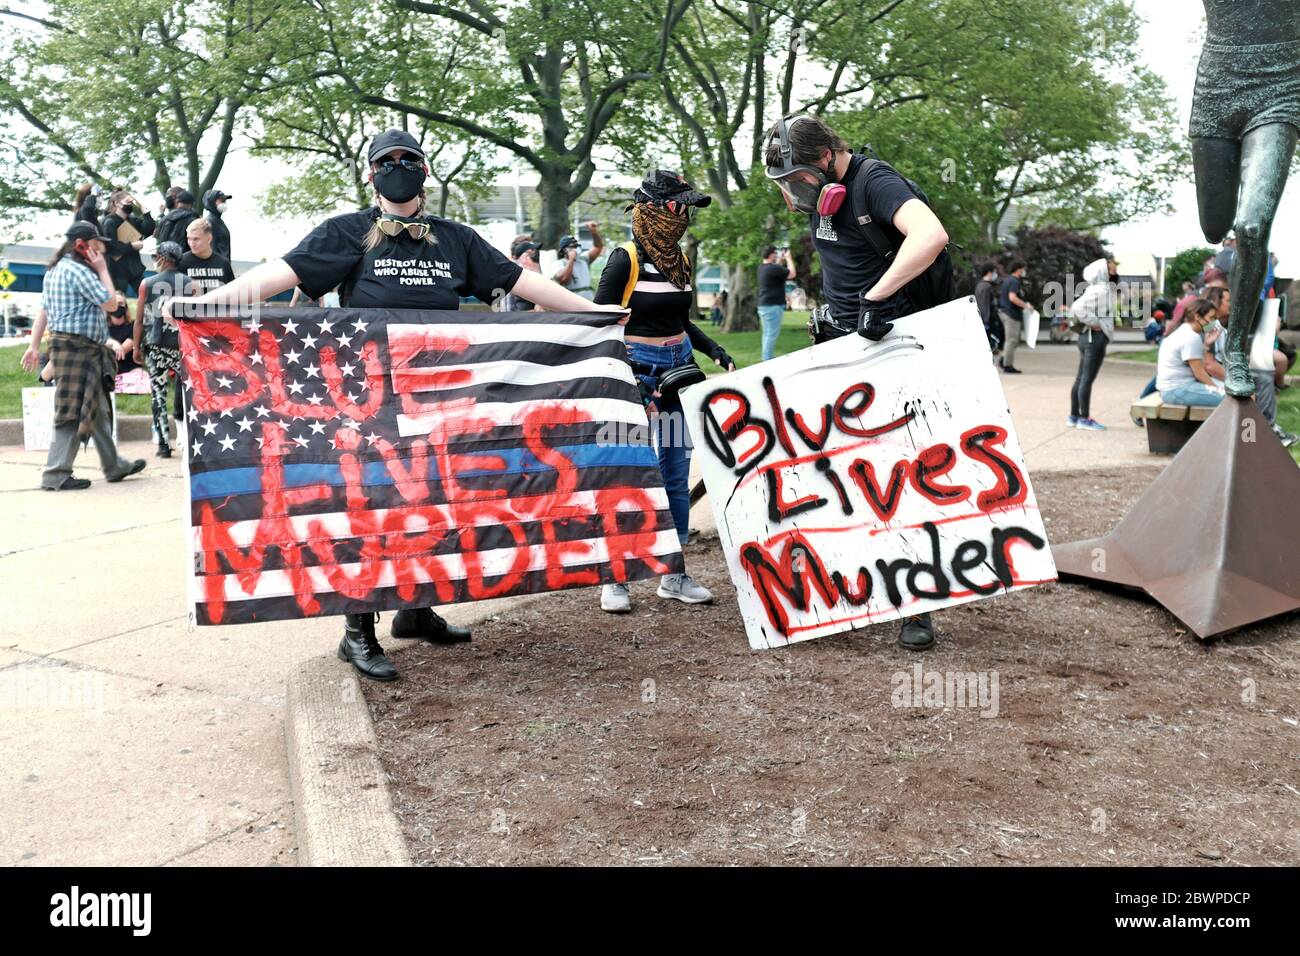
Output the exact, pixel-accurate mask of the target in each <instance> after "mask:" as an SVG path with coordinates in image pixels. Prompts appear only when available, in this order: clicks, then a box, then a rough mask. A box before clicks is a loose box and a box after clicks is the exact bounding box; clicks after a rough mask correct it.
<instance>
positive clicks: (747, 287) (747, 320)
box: [722, 265, 758, 332]
mask: <svg viewBox="0 0 1300 956" xmlns="http://www.w3.org/2000/svg"><path fill="white" fill-rule="evenodd" d="M756 285H757V283H756V282H755V272H754V267H753V266H750V265H743V266H729V267H728V272H727V310H726V313H725V315H724V316H723V319H722V331H724V332H753V331H756V330H757V329H758V289H757V288H756V287H755V286H756Z"/></svg>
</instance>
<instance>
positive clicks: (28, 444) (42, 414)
mask: <svg viewBox="0 0 1300 956" xmlns="http://www.w3.org/2000/svg"><path fill="white" fill-rule="evenodd" d="M54 392H55V390H54V388H52V387H49V386H42V387H40V388H25V389H23V449H24V450H25V451H48V450H49V448H50V442H52V441H53V440H54ZM109 401H111V402H112V403H113V439H114V440H116V439H117V398H116V396H114V395H113V394H111V393H110V395H109ZM86 447H87V448H94V447H95V439H93V438H91V439H89V440H88V441H87V442H86Z"/></svg>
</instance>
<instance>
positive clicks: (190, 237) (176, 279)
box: [22, 183, 235, 491]
mask: <svg viewBox="0 0 1300 956" xmlns="http://www.w3.org/2000/svg"><path fill="white" fill-rule="evenodd" d="M230 198H231V197H230V195H229V194H227V193H225V192H223V191H222V190H220V189H210V190H208V191H207V192H206V193H204V196H203V206H204V208H205V210H206V213H205V214H204V215H200V214H199V212H198V211H197V210H195V208H194V205H195V203H194V195H193V193H191V192H190V191H189V190H187V189H185V188H183V187H180V186H173V187H171V188H169V189H168V190H167V192H166V194H165V196H164V199H163V202H162V204H161V205H160V206H159V209H158V219H156V220H155V219H154V216H153V213H152V212H150V211H149V210H148V209H145V208H144V205H143V203H141V202H140V201H139V200H138V199H137V198H136V197H135V194H134V193H132V192H130V191H129V190H126V189H113V190H111V191H110V192H109V193H108V196H107V198H106V199H105V198H104V194H103V189H102V187H101V186H99V185H98V184H96V183H86V184H84V185H83V186H81V187H80V188H79V189H78V190H77V193H76V195H75V196H74V197H73V210H74V212H73V221H72V224H71V225H70V226H69V227H68V230H67V232H66V233H65V235H64V242H63V244H62V245H61V246H60V247H59V249H58V250H57V251H56V253H55V255H54V257H53V258H52V259H51V260H50V263H49V267H48V271H47V273H46V277H45V288H44V292H43V294H42V298H41V309H40V311H39V313H38V315H37V318H36V321H35V322H34V323H33V324H32V330H31V340H30V342H29V345H28V348H27V351H26V353H25V354H24V355H23V358H22V365H23V366H24V367H25V368H27V369H28V370H30V371H35V372H38V374H39V377H40V379H41V381H43V382H44V383H45V384H47V385H49V386H51V387H53V388H55V389H56V392H55V420H54V438H53V441H52V442H51V446H50V451H49V460H48V462H47V467H46V471H45V474H44V476H43V478H42V484H41V486H42V487H43V488H46V489H47V490H51V491H68V490H77V489H83V488H87V487H89V485H90V482H89V481H88V480H86V479H83V478H74V477H73V475H72V465H73V462H74V460H75V459H76V454H77V450H78V447H79V439H85V438H88V437H93V438H94V440H95V446H96V449H97V450H98V452H99V455H100V462H101V465H102V466H103V470H104V475H105V477H106V478H107V479H108V480H109V481H120V480H121V479H122V478H124V477H127V476H128V475H132V474H137V473H138V472H140V471H141V470H143V469H144V467H145V462H144V460H143V459H140V460H136V461H133V462H127V461H125V460H124V459H121V458H120V457H119V456H118V455H117V449H116V446H115V445H114V442H113V427H112V408H113V405H112V394H111V393H112V392H113V390H114V388H115V387H116V388H117V390H122V384H123V382H124V381H125V380H126V379H127V377H128V376H131V375H137V376H139V375H141V374H142V372H141V371H140V370H141V369H144V370H145V372H144V374H147V387H148V391H149V394H150V412H151V419H152V423H153V431H154V437H155V439H156V441H157V455H158V457H160V458H169V457H171V454H172V449H171V423H170V420H169V416H168V414H167V399H168V393H169V392H170V393H171V395H172V416H173V417H175V418H179V417H180V415H181V397H180V379H179V374H180V352H179V343H178V341H177V338H176V330H175V328H174V327H172V326H170V325H168V324H165V323H164V321H163V317H162V312H161V307H162V305H163V304H164V303H165V302H167V301H168V300H169V299H171V298H172V297H174V296H176V295H188V294H198V293H199V292H202V291H208V290H210V289H214V288H217V287H219V286H221V285H224V284H225V283H228V282H231V281H233V280H234V278H235V272H234V268H233V266H232V265H231V262H230V230H229V228H228V227H227V226H226V224H225V222H224V220H223V216H224V213H225V210H226V202H227V201H228V200H229V199H230ZM149 239H154V240H155V249H154V252H153V260H154V266H155V274H154V275H153V276H151V277H149V278H146V270H145V266H144V261H143V260H142V258H141V252H142V251H143V250H144V248H145V244H146V241H147V240H149ZM130 296H134V297H136V298H137V302H136V308H135V310H134V311H135V314H134V316H132V314H131V310H130V309H129V308H128V297H130ZM47 329H48V331H49V333H50V334H49V341H48V343H47V342H46V334H45V333H46V331H47Z"/></svg>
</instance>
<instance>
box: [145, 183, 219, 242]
mask: <svg viewBox="0 0 1300 956" xmlns="http://www.w3.org/2000/svg"><path fill="white" fill-rule="evenodd" d="M198 218H199V214H198V213H197V212H195V211H194V194H193V193H192V192H189V191H188V190H181V191H180V192H178V193H177V194H176V196H175V199H174V201H173V203H172V207H171V208H170V209H168V210H167V212H166V213H165V214H164V215H163V217H162V220H161V221H160V222H159V223H158V231H157V232H156V233H155V238H156V239H157V240H158V244H159V245H162V243H164V242H174V243H176V244H177V245H178V246H180V247H181V252H183V253H184V252H189V251H190V241H189V239H188V238H186V236H185V230H186V229H188V228H189V225H190V223H192V222H193V221H194V220H195V219H198ZM222 228H225V227H224V226H223V227H222ZM214 232H215V230H214ZM227 258H229V256H227Z"/></svg>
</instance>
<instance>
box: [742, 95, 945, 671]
mask: <svg viewBox="0 0 1300 956" xmlns="http://www.w3.org/2000/svg"><path fill="white" fill-rule="evenodd" d="M766 144H767V145H766V154H765V156H764V162H765V164H766V166H767V177H768V178H769V179H772V180H774V181H775V182H776V184H777V185H778V186H779V187H780V188H781V192H782V195H783V196H784V198H785V203H786V206H787V207H789V209H790V211H791V212H798V213H804V214H807V215H808V217H809V223H810V226H811V228H812V231H813V244H814V245H815V246H816V247H817V252H818V253H819V255H820V258H821V264H822V295H823V298H824V299H825V301H826V305H825V306H823V307H822V308H821V309H820V310H818V311H815V312H814V313H813V318H812V321H811V331H812V334H813V340H814V341H815V342H824V341H828V340H830V339H835V338H839V337H840V336H843V335H848V334H851V333H853V332H857V333H859V334H860V335H863V336H865V337H867V338H869V339H871V340H873V341H878V340H880V339H882V338H884V337H885V336H886V335H887V334H888V333H889V330H890V329H891V328H892V327H893V326H892V324H891V321H890V320H891V319H894V318H898V317H902V316H905V315H910V314H912V313H914V312H919V311H921V310H923V309H927V308H930V307H931V306H935V305H939V304H942V303H943V302H947V301H949V300H951V299H954V298H956V287H955V285H954V283H953V281H952V271H951V265H950V263H949V262H948V259H947V253H946V252H945V246H946V245H947V243H948V233H947V232H946V231H945V230H944V228H943V224H942V223H941V222H939V220H938V218H937V217H936V216H935V214H934V213H933V212H932V211H931V209H930V206H929V204H928V203H927V202H926V201H925V197H924V195H922V194H921V193H920V192H919V189H918V188H917V187H916V186H915V184H913V183H911V182H910V181H908V180H906V179H904V178H903V177H902V176H900V175H899V174H898V172H896V171H895V170H894V169H893V167H891V166H890V165H889V164H888V163H884V162H881V161H880V160H877V159H874V158H871V157H868V156H866V155H855V154H854V153H852V152H850V150H849V147H848V144H847V143H845V142H844V140H843V139H842V138H841V137H840V136H839V134H837V133H836V132H835V131H834V130H832V129H831V128H830V127H829V126H827V125H826V124H825V123H824V122H822V120H821V119H820V118H818V117H816V116H808V115H801V116H795V117H793V118H785V117H783V118H781V119H780V120H778V121H777V122H776V125H774V126H773V127H772V128H771V129H770V130H768V133H767V137H766ZM898 640H899V643H900V644H902V645H903V646H904V647H907V648H910V649H912V650H923V649H925V648H927V647H930V646H931V645H932V644H933V643H934V640H935V634H934V624H933V622H932V621H931V619H930V615H929V614H921V615H918V616H916V617H913V618H908V619H907V620H905V621H904V622H903V628H902V632H901V633H900V634H899V638H898Z"/></svg>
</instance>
